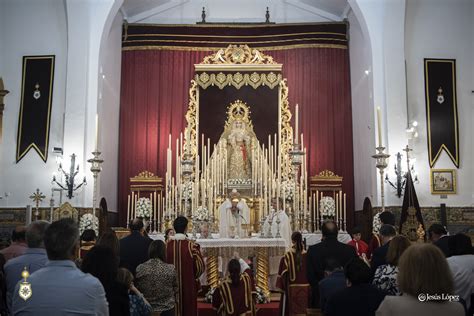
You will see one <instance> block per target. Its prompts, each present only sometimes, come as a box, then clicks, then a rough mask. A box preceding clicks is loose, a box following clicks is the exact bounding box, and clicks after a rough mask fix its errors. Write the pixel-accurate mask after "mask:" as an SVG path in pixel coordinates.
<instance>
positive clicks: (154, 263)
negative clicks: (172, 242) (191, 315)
mask: <svg viewBox="0 0 474 316" xmlns="http://www.w3.org/2000/svg"><path fill="white" fill-rule="evenodd" d="M148 255H149V257H150V259H149V260H148V261H146V262H144V263H142V264H140V265H139V266H138V267H137V271H136V277H135V283H136V286H137V288H138V290H140V291H141V292H142V293H143V295H144V297H145V299H146V300H147V301H148V302H149V303H150V304H151V307H152V310H153V311H154V312H160V315H161V316H168V315H169V316H171V315H174V314H175V303H176V299H175V297H176V294H177V293H178V281H177V275H176V269H175V267H174V266H173V265H172V264H168V263H166V245H165V243H164V242H163V241H161V240H154V241H153V242H152V243H151V244H150V247H149V250H148Z"/></svg>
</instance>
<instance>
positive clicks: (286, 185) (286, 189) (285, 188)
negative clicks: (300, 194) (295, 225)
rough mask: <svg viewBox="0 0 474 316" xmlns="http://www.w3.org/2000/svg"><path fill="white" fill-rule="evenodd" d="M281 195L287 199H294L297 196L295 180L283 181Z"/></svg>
mask: <svg viewBox="0 0 474 316" xmlns="http://www.w3.org/2000/svg"><path fill="white" fill-rule="evenodd" d="M281 196H282V197H284V198H285V200H287V201H292V200H293V198H294V196H295V182H294V181H292V180H285V181H283V182H282V183H281Z"/></svg>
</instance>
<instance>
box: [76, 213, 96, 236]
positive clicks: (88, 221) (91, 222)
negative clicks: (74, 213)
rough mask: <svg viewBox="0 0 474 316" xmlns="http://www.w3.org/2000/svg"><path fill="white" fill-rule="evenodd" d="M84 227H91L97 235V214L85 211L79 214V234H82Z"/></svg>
mask: <svg viewBox="0 0 474 316" xmlns="http://www.w3.org/2000/svg"><path fill="white" fill-rule="evenodd" d="M86 229H93V230H94V231H95V234H96V235H97V236H98V235H99V219H98V218H97V216H95V215H92V214H91V213H86V214H84V215H82V216H81V219H80V221H79V234H80V235H82V233H83V232H84V231H85V230H86Z"/></svg>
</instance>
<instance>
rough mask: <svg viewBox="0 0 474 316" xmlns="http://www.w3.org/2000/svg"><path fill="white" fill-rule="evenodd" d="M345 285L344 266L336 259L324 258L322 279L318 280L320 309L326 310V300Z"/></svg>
mask: <svg viewBox="0 0 474 316" xmlns="http://www.w3.org/2000/svg"><path fill="white" fill-rule="evenodd" d="M345 287H346V276H345V275H344V268H343V267H342V266H341V265H340V264H339V262H338V261H337V260H334V259H328V260H326V268H325V269H324V279H322V280H321V281H319V295H320V302H321V304H320V306H321V311H322V312H323V314H324V312H325V311H326V307H327V302H328V300H329V298H331V297H332V296H333V295H334V293H336V292H338V291H339V290H341V289H344V288H345Z"/></svg>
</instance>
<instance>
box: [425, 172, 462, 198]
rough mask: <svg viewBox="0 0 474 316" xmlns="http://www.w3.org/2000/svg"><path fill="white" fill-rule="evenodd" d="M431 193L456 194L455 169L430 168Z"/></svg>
mask: <svg viewBox="0 0 474 316" xmlns="http://www.w3.org/2000/svg"><path fill="white" fill-rule="evenodd" d="M430 178H431V179H430V183H431V194H456V170H455V169H431V174H430Z"/></svg>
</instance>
